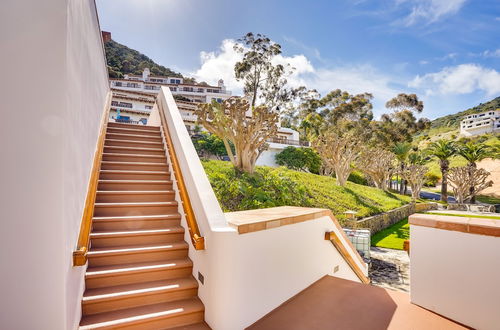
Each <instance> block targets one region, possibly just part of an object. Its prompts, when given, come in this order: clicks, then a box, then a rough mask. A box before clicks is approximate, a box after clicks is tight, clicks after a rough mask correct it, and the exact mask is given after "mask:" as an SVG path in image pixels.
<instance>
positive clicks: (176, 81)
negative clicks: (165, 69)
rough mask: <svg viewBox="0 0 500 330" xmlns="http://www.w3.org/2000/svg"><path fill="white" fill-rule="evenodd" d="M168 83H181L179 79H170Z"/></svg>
mask: <svg viewBox="0 0 500 330" xmlns="http://www.w3.org/2000/svg"><path fill="white" fill-rule="evenodd" d="M170 83H171V84H174V85H179V84H180V83H181V80H180V79H170Z"/></svg>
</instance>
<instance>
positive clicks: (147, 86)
mask: <svg viewBox="0 0 500 330" xmlns="http://www.w3.org/2000/svg"><path fill="white" fill-rule="evenodd" d="M144 88H145V89H148V90H152V91H154V90H157V89H160V88H159V87H158V86H151V85H146V86H144Z"/></svg>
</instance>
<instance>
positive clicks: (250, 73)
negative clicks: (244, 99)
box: [234, 32, 294, 111]
mask: <svg viewBox="0 0 500 330" xmlns="http://www.w3.org/2000/svg"><path fill="white" fill-rule="evenodd" d="M234 50H235V51H236V52H238V53H240V54H242V55H243V59H242V60H241V61H239V62H237V63H236V64H235V66H234V74H235V77H236V79H237V80H242V81H243V83H244V87H243V92H244V93H245V95H247V96H249V97H250V105H251V106H252V108H253V107H255V106H256V104H257V102H258V101H259V100H260V101H261V102H262V104H265V105H266V106H267V108H268V109H269V110H271V111H275V110H278V111H279V110H280V106H281V105H282V104H284V103H286V102H288V101H289V100H290V99H291V97H292V94H293V93H294V91H293V90H289V89H286V88H285V85H286V84H287V80H286V78H285V76H286V75H287V74H288V73H290V72H291V70H292V68H291V67H290V65H288V64H286V65H282V64H274V63H273V59H274V58H275V57H276V56H277V55H279V54H281V45H280V44H278V43H276V42H274V41H272V40H271V39H269V38H268V37H266V36H265V35H263V34H256V35H255V34H253V33H252V32H249V33H247V34H246V35H245V36H243V37H242V38H240V39H238V43H236V44H235V45H234Z"/></svg>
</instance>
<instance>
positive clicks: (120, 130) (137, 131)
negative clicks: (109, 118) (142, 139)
mask: <svg viewBox="0 0 500 330" xmlns="http://www.w3.org/2000/svg"><path fill="white" fill-rule="evenodd" d="M106 133H121V134H132V135H146V136H154V137H160V136H161V131H160V130H157V131H149V130H143V129H138V128H128V127H112V126H109V127H108V128H107V130H106Z"/></svg>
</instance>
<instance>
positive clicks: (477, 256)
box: [410, 225, 500, 330]
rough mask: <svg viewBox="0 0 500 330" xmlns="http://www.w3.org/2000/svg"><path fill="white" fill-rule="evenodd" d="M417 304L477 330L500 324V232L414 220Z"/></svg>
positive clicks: (412, 270) (414, 294) (414, 293)
mask: <svg viewBox="0 0 500 330" xmlns="http://www.w3.org/2000/svg"><path fill="white" fill-rule="evenodd" d="M410 237H411V254H410V257H411V265H410V266H411V267H410V277H411V283H410V291H411V301H412V303H414V304H417V305H419V306H422V307H424V308H426V309H429V310H431V311H434V312H436V313H438V314H441V315H443V316H445V317H448V318H450V319H452V320H455V321H457V322H460V323H462V324H465V325H467V326H470V327H472V328H475V329H484V330H487V329H491V330H493V329H498V327H499V325H500V314H499V311H500V300H499V298H500V286H499V285H498V278H500V237H492V236H485V235H477V234H470V233H462V232H457V231H450V230H443V229H435V228H429V227H422V226H416V225H411V226H410Z"/></svg>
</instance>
